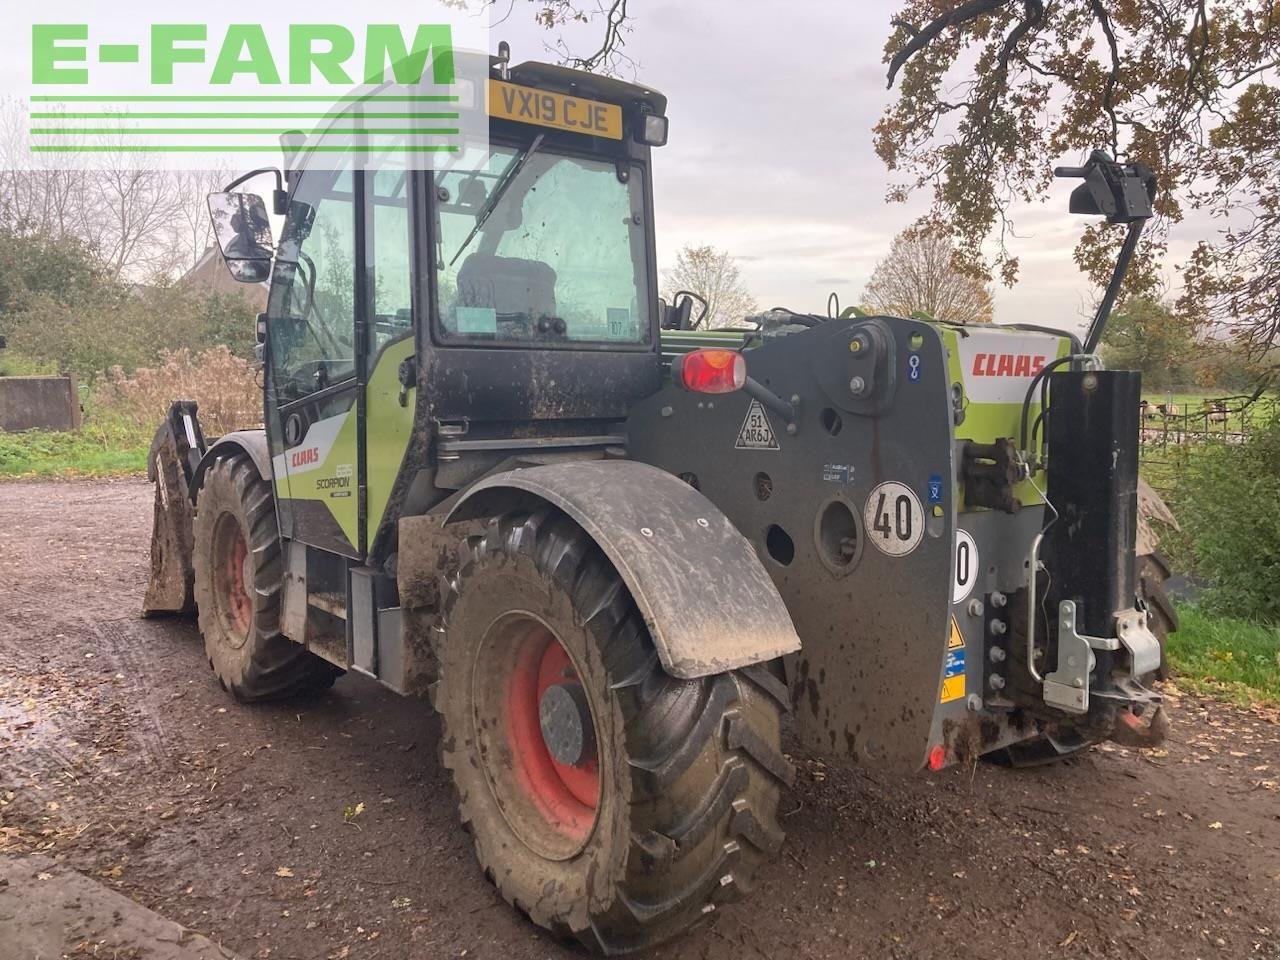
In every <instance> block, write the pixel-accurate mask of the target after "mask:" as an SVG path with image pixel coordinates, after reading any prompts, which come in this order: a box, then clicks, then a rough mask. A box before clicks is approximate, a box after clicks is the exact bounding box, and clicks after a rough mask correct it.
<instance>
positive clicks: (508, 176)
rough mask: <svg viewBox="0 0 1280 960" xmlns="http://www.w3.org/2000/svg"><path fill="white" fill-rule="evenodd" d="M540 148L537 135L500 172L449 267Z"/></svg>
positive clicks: (539, 136) (469, 244) (473, 237)
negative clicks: (474, 223) (522, 151)
mask: <svg viewBox="0 0 1280 960" xmlns="http://www.w3.org/2000/svg"><path fill="white" fill-rule="evenodd" d="M540 146H542V134H538V135H537V136H536V137H534V138H533V141H532V142H531V143H530V144H529V146H528V147H527V148H526V149H525V151H524V153H522V154H520V155H519V156H518V157H516V158H515V159H513V160H512V161H511V163H510V164H508V165H507V169H506V170H504V171H503V172H502V176H501V178H499V180H498V183H497V186H495V187H494V188H493V193H491V194H489V199H488V200H486V201H485V202H484V206H483V207H481V208H480V212H479V213H478V214H477V215H476V225H475V226H474V227H472V228H471V232H470V233H468V234H467V239H465V240H463V241H462V246H460V247H458V252H457V253H455V254H454V255H453V259H452V260H450V261H449V266H451V267H452V266H453V265H454V264H455V263H457V262H458V258H459V257H460V256H462V251H463V250H465V249H467V247H469V246H471V241H472V240H474V239H475V238H476V234H477V233H479V232H480V228H481V227H483V226H484V223H485V221H486V220H488V219H489V217H490V216H491V215H492V214H493V211H494V210H495V209H497V206H498V202H499V201H500V200H501V199H502V196H503V194H505V193H506V192H507V188H508V187H510V186H511V184H513V183H514V182H515V179H516V176H517V175H518V174H519V173H520V171H521V170H523V169H524V165H525V164H526V163H527V162H528V161H529V158H530V157H532V156H533V155H534V153H536V152H537V149H538V147H540Z"/></svg>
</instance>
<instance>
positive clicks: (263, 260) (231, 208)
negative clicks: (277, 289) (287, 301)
mask: <svg viewBox="0 0 1280 960" xmlns="http://www.w3.org/2000/svg"><path fill="white" fill-rule="evenodd" d="M209 218H210V219H211V220H212V221H213V233H214V236H215V237H217V239H218V249H219V250H221V251H222V259H223V260H225V261H226V264H227V269H228V270H229V271H231V276H233V277H235V279H237V280H239V281H241V282H242V283H261V282H262V281H264V280H266V279H267V277H269V276H270V275H271V249H272V247H273V246H274V241H273V240H272V236H271V221H270V220H269V219H268V218H267V207H266V204H264V203H263V202H262V198H261V197H260V196H258V195H257V194H256V193H211V194H209Z"/></svg>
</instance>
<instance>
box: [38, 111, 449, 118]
mask: <svg viewBox="0 0 1280 960" xmlns="http://www.w3.org/2000/svg"><path fill="white" fill-rule="evenodd" d="M30 116H31V119H32V120H327V119H329V118H330V117H333V119H335V120H336V119H340V118H338V117H335V116H334V115H333V114H330V113H243V112H236V113H62V112H61V111H57V112H53V113H48V112H44V111H41V112H39V113H32V114H31V115H30ZM359 119H361V120H457V119H458V115H457V114H456V113H362V114H360V117H359Z"/></svg>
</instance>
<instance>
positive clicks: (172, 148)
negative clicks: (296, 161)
mask: <svg viewBox="0 0 1280 960" xmlns="http://www.w3.org/2000/svg"><path fill="white" fill-rule="evenodd" d="M270 150H271V147H270V146H269V145H265V144H263V145H259V146H248V145H244V144H233V145H228V144H205V145H200V146H196V145H193V144H176V145H156V146H141V145H135V144H126V145H123V146H97V145H88V146H86V145H82V144H66V145H63V144H56V143H55V144H32V146H31V152H32V153H265V152H268V151H270ZM460 150H461V147H458V146H455V145H447V146H446V145H439V146H437V145H425V144H423V145H419V144H388V145H386V146H377V145H374V144H344V145H340V146H326V145H323V144H322V145H320V146H315V147H307V152H308V153H457V152H459V151H460Z"/></svg>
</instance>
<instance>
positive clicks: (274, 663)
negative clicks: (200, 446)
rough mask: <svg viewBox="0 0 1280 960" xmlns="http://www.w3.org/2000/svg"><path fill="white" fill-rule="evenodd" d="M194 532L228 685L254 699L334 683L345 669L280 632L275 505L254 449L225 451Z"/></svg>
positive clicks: (209, 641)
mask: <svg viewBox="0 0 1280 960" xmlns="http://www.w3.org/2000/svg"><path fill="white" fill-rule="evenodd" d="M193 532H194V543H195V547H194V551H193V554H192V561H193V566H194V568H195V597H196V608H197V611H198V619H199V623H200V633H201V635H202V636H203V637H204V649H205V654H206V655H207V657H208V659H209V666H210V667H212V668H213V672H214V674H215V675H216V676H217V678H218V682H219V683H221V684H222V688H223V689H224V690H227V691H229V692H230V693H231V694H232V696H234V697H235V698H236V699H237V700H240V701H243V702H245V703H252V702H255V701H263V700H278V699H282V698H285V697H291V696H297V695H302V694H312V693H317V692H319V691H321V690H326V689H328V688H329V687H331V686H333V681H334V679H335V678H337V677H338V675H339V674H341V672H342V671H341V670H339V669H338V668H337V667H335V666H333V665H332V664H330V663H328V662H327V661H325V660H322V659H321V658H320V657H317V656H316V655H315V654H313V653H311V652H310V651H308V650H307V649H306V648H305V647H303V646H301V645H300V644H297V643H294V642H293V641H292V640H290V639H289V638H288V637H285V636H283V635H282V634H281V633H280V602H281V593H282V589H283V577H284V567H283V560H282V559H281V556H280V533H279V528H278V527H277V525H276V514H275V505H274V503H273V501H272V496H271V487H270V486H269V485H268V483H267V482H266V481H265V480H263V479H262V477H260V476H259V475H258V468H257V467H256V466H254V464H253V461H252V460H250V459H249V457H248V455H247V454H244V453H235V454H231V455H229V456H224V457H219V458H218V459H217V460H215V462H214V463H213V464H211V465H210V467H209V469H208V470H207V471H206V472H205V475H204V483H203V484H202V485H201V487H200V492H199V494H198V495H197V500H196V517H195V523H194V531H193Z"/></svg>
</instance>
